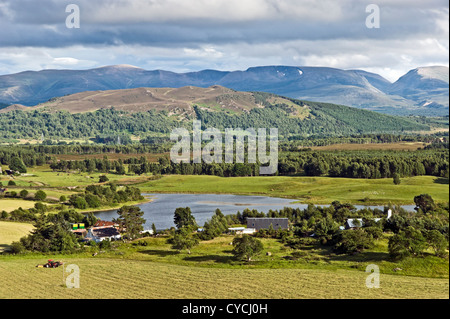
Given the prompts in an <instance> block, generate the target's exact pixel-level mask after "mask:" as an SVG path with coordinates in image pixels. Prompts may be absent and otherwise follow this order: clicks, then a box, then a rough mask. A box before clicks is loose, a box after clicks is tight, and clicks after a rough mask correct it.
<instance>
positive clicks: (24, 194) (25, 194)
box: [19, 189, 28, 198]
mask: <svg viewBox="0 0 450 319" xmlns="http://www.w3.org/2000/svg"><path fill="white" fill-rule="evenodd" d="M19 194H20V197H22V198H25V197H27V196H28V191H27V190H26V189H23V190H21V191H20V193H19Z"/></svg>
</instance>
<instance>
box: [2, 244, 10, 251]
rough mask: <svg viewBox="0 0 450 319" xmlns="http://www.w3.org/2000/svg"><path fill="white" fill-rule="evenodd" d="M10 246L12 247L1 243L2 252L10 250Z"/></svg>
mask: <svg viewBox="0 0 450 319" xmlns="http://www.w3.org/2000/svg"><path fill="white" fill-rule="evenodd" d="M10 248H11V247H10V246H9V245H6V244H1V245H0V253H1V252H2V251H3V252H6V251H9V249H10Z"/></svg>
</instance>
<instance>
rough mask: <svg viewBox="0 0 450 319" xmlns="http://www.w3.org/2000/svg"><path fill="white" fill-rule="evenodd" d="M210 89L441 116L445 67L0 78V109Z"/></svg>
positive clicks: (111, 71)
mask: <svg viewBox="0 0 450 319" xmlns="http://www.w3.org/2000/svg"><path fill="white" fill-rule="evenodd" d="M445 73H447V76H446V77H445ZM214 85H220V86H223V87H227V88H231V89H234V90H238V91H248V92H250V91H259V92H269V93H274V94H278V95H282V96H287V97H289V98H295V99H302V100H310V101H318V102H327V103H334V104H341V105H347V106H352V107H356V108H363V109H370V110H374V111H379V112H384V113H390V114H403V115H406V114H410V113H413V114H420V115H427V114H429V115H446V114H448V106H449V102H448V101H449V100H448V67H427V68H418V69H416V70H412V71H410V72H409V73H408V74H406V75H405V76H404V77H402V78H400V79H399V80H398V81H397V82H395V83H390V82H389V81H388V80H386V79H384V78H383V77H381V76H380V75H378V74H374V73H370V72H366V71H362V70H341V69H336V68H326V67H291V66H262V67H252V68H249V69H247V70H245V71H216V70H203V71H199V72H189V73H175V72H169V71H164V70H153V71H147V70H144V69H140V68H137V67H134V66H130V65H116V66H106V67H101V68H96V69H90V70H43V71H38V72H35V71H26V72H21V73H17V74H10V75H2V76H0V105H3V106H6V105H10V104H22V105H26V106H32V105H36V104H38V103H43V102H46V101H48V100H50V99H52V98H55V97H60V96H64V95H69V94H74V93H80V92H85V91H104V90H120V89H132V88H140V87H146V88H149V87H152V88H167V87H170V88H181V87H185V86H195V87H202V88H208V87H211V86H214Z"/></svg>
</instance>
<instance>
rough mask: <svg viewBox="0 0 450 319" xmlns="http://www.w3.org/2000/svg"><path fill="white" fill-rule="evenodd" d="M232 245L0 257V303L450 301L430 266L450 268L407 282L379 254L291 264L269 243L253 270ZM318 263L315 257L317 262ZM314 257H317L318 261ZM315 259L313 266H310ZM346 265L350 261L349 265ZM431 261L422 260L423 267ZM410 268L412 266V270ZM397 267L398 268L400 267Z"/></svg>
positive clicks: (153, 245) (157, 242) (225, 240)
mask: <svg viewBox="0 0 450 319" xmlns="http://www.w3.org/2000/svg"><path fill="white" fill-rule="evenodd" d="M230 240H231V238H230V237H227V236H225V237H220V238H216V239H215V240H213V241H209V242H202V243H201V244H200V245H199V246H197V247H196V248H194V249H193V250H192V253H191V254H190V255H188V254H187V253H186V252H181V253H179V252H177V251H173V250H171V249H170V247H169V246H168V245H167V244H165V239H163V238H157V239H150V240H149V245H148V246H145V247H137V248H136V247H135V246H132V245H125V246H124V247H121V248H119V249H118V250H116V251H113V252H110V253H104V254H99V255H97V256H95V257H92V256H90V254H87V253H85V254H84V255H45V256H44V255H42V256H38V255H36V254H32V255H28V256H27V255H25V256H21V257H17V256H0V298H25V299H26V298H38V299H48V298H52V299H53V298H55V299H66V298H67V299H70V298H91V299H109V298H120V299H122V298H125V299H126V298H149V299H158V298H163V299H185V298H189V299H208V298H225V299H235V298H236V299H246V298H255V299H256V298H262V299H285V298H286V299H302V298H308V299H315V298H318V299H341V298H355V299H359V298H361V299H366V298H368V299H378V298H390V299H391V298H400V299H411V298H420V299H427V298H432V299H436V298H449V292H448V291H449V290H448V289H449V281H448V261H447V262H446V261H445V260H442V261H440V264H441V265H437V263H436V262H435V261H431V262H430V261H429V260H428V261H426V263H427V266H426V267H423V269H422V270H423V271H425V268H427V267H429V266H430V265H434V267H435V268H436V269H445V265H447V266H446V268H447V274H446V276H447V277H446V278H445V274H440V276H437V277H440V278H427V277H423V276H418V275H405V274H407V272H408V270H412V269H416V271H421V270H420V268H422V267H421V266H420V261H419V262H417V261H411V260H409V261H408V260H407V261H405V262H404V263H403V264H400V266H401V267H403V271H404V273H403V274H394V272H392V270H391V271H389V269H390V268H392V267H394V266H395V265H391V264H383V263H382V262H381V261H380V260H378V261H377V259H376V256H375V255H373V254H374V253H375V252H374V251H372V252H371V253H372V255H371V257H370V255H368V256H366V257H363V258H360V259H361V260H362V261H359V262H356V261H352V260H351V258H350V259H349V260H345V261H343V260H339V259H336V260H335V261H334V262H331V263H330V262H327V261H325V260H322V261H321V260H319V259H320V258H318V257H317V256H319V255H320V253H317V252H313V253H311V258H310V259H307V258H303V259H299V260H287V259H285V258H282V257H283V256H284V255H288V254H289V251H285V250H283V249H282V247H283V246H282V245H281V244H280V243H278V242H277V241H275V240H269V239H265V240H263V242H264V248H265V251H266V250H270V251H271V252H272V253H273V255H272V256H266V255H265V254H263V255H261V256H259V257H255V261H254V262H251V263H250V264H247V263H243V262H238V261H234V259H233V257H232V255H231V254H230V250H231V248H230V245H229V241H230ZM316 255H317V256H316ZM314 256H316V257H314ZM313 257H314V258H313ZM48 258H53V259H55V260H61V261H63V262H65V266H67V265H69V264H76V265H77V266H78V267H79V269H80V288H79V289H68V288H67V287H66V281H65V280H66V279H67V276H68V275H69V273H68V272H65V271H64V269H63V268H56V269H45V268H36V267H35V266H36V265H37V264H39V263H44V262H45V261H46V260H47V259H48ZM344 259H345V258H344ZM426 259H427V258H424V260H426ZM373 263H375V264H377V265H380V271H381V275H380V288H378V289H375V288H372V289H369V288H367V287H366V278H367V276H368V273H366V272H365V267H366V266H367V265H369V264H373ZM408 265H409V266H408ZM397 266H398V265H397Z"/></svg>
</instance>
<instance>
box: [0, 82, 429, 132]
mask: <svg viewBox="0 0 450 319" xmlns="http://www.w3.org/2000/svg"><path fill="white" fill-rule="evenodd" d="M193 119H200V120H201V121H202V124H203V125H204V127H205V128H206V127H215V128H219V129H225V128H231V127H232V128H243V129H246V128H250V127H252V128H278V129H279V133H280V135H281V136H282V137H291V136H301V137H306V136H311V135H319V136H341V135H348V134H357V133H387V132H389V133H394V132H405V131H419V130H420V131H422V130H429V129H430V128H429V126H427V125H424V124H419V123H417V122H416V121H414V120H411V119H408V118H403V117H398V116H390V115H386V114H381V113H376V112H372V111H367V110H361V109H356V108H352V107H348V106H343V105H336V104H330V103H322V102H311V101H304V100H296V99H291V98H286V97H282V96H279V95H275V94H271V93H263V92H239V91H235V90H232V89H228V88H225V87H222V86H217V85H215V86H211V87H208V88H200V87H193V86H188V87H181V88H137V89H124V90H111V91H92V92H91V91H89V92H82V93H76V94H73V95H68V96H63V97H60V98H53V99H51V100H50V101H48V102H46V103H42V104H39V105H37V106H33V107H24V106H21V105H12V106H9V107H7V108H4V109H3V110H1V111H0V121H1V123H2V125H1V126H0V137H2V138H6V139H8V138H9V139H10V138H41V137H42V135H43V136H44V137H46V138H53V139H60V138H92V137H96V136H98V135H105V134H106V135H108V134H109V135H114V136H116V135H118V134H122V135H129V134H131V135H136V136H146V135H148V134H150V135H151V134H155V133H156V134H163V135H165V136H168V135H167V134H168V133H170V131H171V130H172V129H173V128H176V127H186V128H192V120H193Z"/></svg>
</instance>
